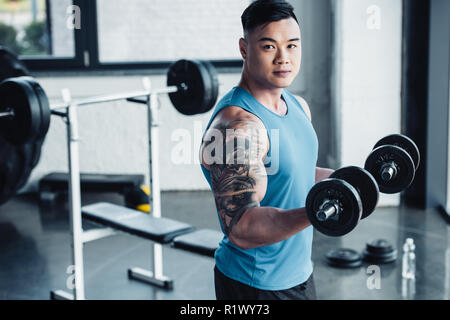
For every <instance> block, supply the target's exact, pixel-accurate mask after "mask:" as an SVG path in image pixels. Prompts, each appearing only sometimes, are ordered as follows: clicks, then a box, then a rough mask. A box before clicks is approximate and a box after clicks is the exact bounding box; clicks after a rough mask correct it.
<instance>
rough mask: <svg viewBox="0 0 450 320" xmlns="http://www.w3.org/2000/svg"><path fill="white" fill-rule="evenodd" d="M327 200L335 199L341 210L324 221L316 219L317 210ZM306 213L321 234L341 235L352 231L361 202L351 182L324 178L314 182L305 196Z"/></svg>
mask: <svg viewBox="0 0 450 320" xmlns="http://www.w3.org/2000/svg"><path fill="white" fill-rule="evenodd" d="M327 200H330V201H331V200H336V201H338V202H339V203H340V204H341V205H342V211H341V213H340V214H339V215H335V216H334V217H331V218H329V219H327V220H325V221H319V220H318V219H317V216H316V214H317V212H318V211H319V210H320V208H321V206H322V204H323V203H324V202H325V201H327ZM306 213H307V215H308V218H309V221H310V222H311V224H312V225H313V226H314V228H316V229H317V230H318V231H320V232H321V233H323V234H326V235H328V236H332V237H338V236H342V235H344V234H347V233H349V232H350V231H352V230H353V229H354V228H355V227H356V225H357V224H358V222H359V220H360V218H361V214H362V204H361V199H360V198H359V195H358V192H357V191H356V189H355V188H354V187H352V185H351V184H349V183H348V182H345V181H344V180H339V179H332V178H329V179H325V180H322V181H320V182H318V183H316V184H315V185H314V186H313V187H312V188H311V190H310V191H309V193H308V196H307V197H306Z"/></svg>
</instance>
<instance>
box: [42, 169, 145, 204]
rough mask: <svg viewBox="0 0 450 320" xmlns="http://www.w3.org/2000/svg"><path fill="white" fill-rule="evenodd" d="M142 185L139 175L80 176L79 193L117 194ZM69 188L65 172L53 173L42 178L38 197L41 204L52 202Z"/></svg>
mask: <svg viewBox="0 0 450 320" xmlns="http://www.w3.org/2000/svg"><path fill="white" fill-rule="evenodd" d="M143 183H144V176H143V175H141V174H136V175H128V174H95V173H82V174H80V188H81V191H82V192H83V191H96V192H99V191H100V192H117V193H122V194H123V193H124V192H125V191H126V190H129V189H132V188H134V187H139V186H140V185H142V184H143ZM68 186H69V174H68V173H65V172H53V173H50V174H48V175H46V176H44V177H43V178H42V179H41V180H40V181H39V196H40V200H41V201H42V202H45V201H47V202H51V201H53V200H54V199H55V198H56V196H57V194H58V193H60V192H67V190H68Z"/></svg>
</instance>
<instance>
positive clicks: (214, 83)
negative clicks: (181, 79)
mask: <svg viewBox="0 0 450 320" xmlns="http://www.w3.org/2000/svg"><path fill="white" fill-rule="evenodd" d="M201 62H202V63H203V65H204V66H205V68H206V70H207V71H208V75H209V77H210V79H211V82H210V83H211V86H210V88H211V99H210V101H208V103H207V104H206V105H205V108H204V109H203V112H202V113H206V112H208V111H209V110H211V109H212V108H213V107H214V106H215V104H216V102H217V98H218V97H219V79H218V77H217V72H216V69H215V68H214V66H213V64H212V63H211V62H209V61H206V60H202V61H201Z"/></svg>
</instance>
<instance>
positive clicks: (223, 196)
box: [210, 120, 266, 236]
mask: <svg viewBox="0 0 450 320" xmlns="http://www.w3.org/2000/svg"><path fill="white" fill-rule="evenodd" d="M252 122H255V121H252V120H245V121H242V120H233V121H229V122H227V123H222V124H221V125H220V126H216V129H218V130H220V131H221V132H222V133H223V141H222V142H223V143H222V148H223V149H222V150H223V162H222V163H217V162H216V163H213V164H212V165H211V166H210V174H211V184H212V188H213V190H214V198H215V203H216V207H217V210H218V213H219V215H220V218H221V220H222V227H223V229H224V231H225V234H226V235H227V236H228V235H229V234H230V232H231V231H232V229H233V227H234V226H235V225H236V224H237V223H238V222H239V220H240V219H241V217H242V215H243V214H244V213H245V211H246V210H247V209H249V208H253V207H259V200H258V195H257V188H256V187H257V184H258V180H259V178H260V177H262V176H263V175H265V174H266V172H265V169H264V168H261V162H260V163H258V162H257V161H258V159H260V160H261V155H262V154H263V152H264V151H265V145H264V143H263V142H262V141H259V140H260V139H258V138H257V135H256V134H254V129H249V128H250V127H252ZM230 128H232V129H230ZM237 129H243V130H250V131H242V130H241V131H239V130H237ZM252 130H253V131H252ZM258 157H259V158H258ZM262 166H263V165H262Z"/></svg>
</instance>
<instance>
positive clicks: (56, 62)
mask: <svg viewBox="0 0 450 320" xmlns="http://www.w3.org/2000/svg"><path fill="white" fill-rule="evenodd" d="M249 3H250V0H246V1H242V0H214V1H211V0H170V1H167V0H151V1H148V0H0V44H1V45H5V46H7V47H9V48H10V49H11V50H12V51H14V52H15V53H16V54H18V55H20V56H21V59H22V60H24V61H25V63H26V64H27V66H28V67H29V69H30V70H69V69H77V70H98V69H101V70H108V69H124V70H126V69H144V68H156V69H158V68H166V67H168V66H169V64H170V63H171V62H172V61H175V60H178V59H182V58H186V59H205V60H211V61H212V62H213V63H214V64H215V66H216V67H221V66H231V67H233V66H241V65H242V62H241V56H240V53H239V48H238V39H239V38H240V37H241V36H242V30H241V29H242V27H241V22H240V16H241V14H242V12H243V10H244V9H245V8H246V6H247V5H248V4H249ZM77 19H78V20H77ZM77 23H78V24H77Z"/></svg>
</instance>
